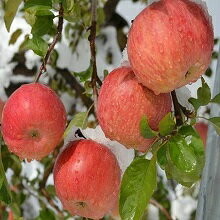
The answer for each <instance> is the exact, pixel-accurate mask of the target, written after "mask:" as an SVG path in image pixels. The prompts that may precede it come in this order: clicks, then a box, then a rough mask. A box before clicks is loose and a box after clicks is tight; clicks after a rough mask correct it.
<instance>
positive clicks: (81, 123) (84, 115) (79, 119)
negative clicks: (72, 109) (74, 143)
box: [64, 112, 88, 137]
mask: <svg viewBox="0 0 220 220" xmlns="http://www.w3.org/2000/svg"><path fill="white" fill-rule="evenodd" d="M87 125H88V112H79V113H77V114H76V115H75V116H74V117H73V119H72V120H71V121H70V123H69V125H68V127H67V128H66V130H65V132H64V137H66V136H67V135H68V133H69V132H70V129H71V128H72V127H73V126H76V127H79V128H82V129H85V128H87Z"/></svg>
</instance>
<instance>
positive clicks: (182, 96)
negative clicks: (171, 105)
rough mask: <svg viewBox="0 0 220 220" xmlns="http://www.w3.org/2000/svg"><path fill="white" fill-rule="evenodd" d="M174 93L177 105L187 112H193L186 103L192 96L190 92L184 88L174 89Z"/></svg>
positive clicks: (190, 106)
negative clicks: (184, 108)
mask: <svg viewBox="0 0 220 220" xmlns="http://www.w3.org/2000/svg"><path fill="white" fill-rule="evenodd" d="M175 91H176V96H177V99H178V101H179V103H180V104H181V105H182V106H184V107H186V108H187V109H188V110H191V111H193V110H194V109H193V106H192V105H191V104H190V103H189V102H188V100H189V98H190V97H191V96H192V95H191V91H190V90H189V89H188V88H187V87H186V86H183V87H181V88H179V89H176V90H175Z"/></svg>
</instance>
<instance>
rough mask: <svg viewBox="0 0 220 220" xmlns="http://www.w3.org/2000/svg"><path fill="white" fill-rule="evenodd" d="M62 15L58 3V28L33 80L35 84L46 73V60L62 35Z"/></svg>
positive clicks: (61, 8)
mask: <svg viewBox="0 0 220 220" xmlns="http://www.w3.org/2000/svg"><path fill="white" fill-rule="evenodd" d="M63 13H64V9H63V5H62V3H60V10H59V20H58V26H57V33H56V35H55V37H54V39H53V42H52V43H51V44H50V46H49V48H48V50H47V53H46V55H45V57H44V59H43V63H42V64H41V67H40V70H39V72H38V74H37V77H36V79H35V82H38V81H39V79H40V77H41V75H42V74H43V73H44V72H46V71H47V69H46V65H47V63H48V60H49V58H50V54H51V52H52V51H53V49H54V47H55V45H56V44H57V42H58V41H59V39H60V38H61V34H62V30H63Z"/></svg>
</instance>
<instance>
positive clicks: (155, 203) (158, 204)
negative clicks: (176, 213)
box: [150, 199, 172, 220]
mask: <svg viewBox="0 0 220 220" xmlns="http://www.w3.org/2000/svg"><path fill="white" fill-rule="evenodd" d="M150 203H151V204H152V205H154V206H155V207H157V208H158V209H159V210H160V211H161V212H162V213H163V214H164V215H165V216H166V218H167V219H168V220H172V217H171V216H170V214H169V212H168V211H167V210H166V209H165V208H164V207H163V206H162V205H161V204H160V203H159V202H157V201H156V200H155V199H151V200H150Z"/></svg>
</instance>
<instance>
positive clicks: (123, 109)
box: [97, 67, 172, 152]
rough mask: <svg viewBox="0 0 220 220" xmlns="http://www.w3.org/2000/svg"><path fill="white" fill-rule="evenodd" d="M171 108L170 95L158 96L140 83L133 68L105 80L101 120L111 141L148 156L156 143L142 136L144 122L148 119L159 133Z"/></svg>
mask: <svg viewBox="0 0 220 220" xmlns="http://www.w3.org/2000/svg"><path fill="white" fill-rule="evenodd" d="M171 105H172V104H171V98H170V94H160V95H158V96H157V95H155V94H154V93H153V92H152V91H151V90H149V89H147V88H146V87H144V86H142V85H141V84H140V83H138V81H137V79H136V77H135V75H134V73H133V72H132V69H131V68H130V67H120V68H118V69H115V70H114V71H112V72H111V73H110V74H109V75H108V76H107V77H106V79H105V80H104V83H103V85H102V87H101V90H100V94H99V99H98V107H97V116H98V120H99V124H100V126H101V128H102V130H103V131H104V133H105V136H106V137H107V138H110V139H111V140H116V141H118V142H119V143H121V144H123V145H124V146H126V147H127V148H135V149H136V150H139V151H141V152H145V151H147V150H148V149H149V147H150V145H151V144H152V142H153V141H154V140H155V139H154V138H151V139H145V138H143V137H142V136H141V134H140V126H139V125H140V121H141V118H142V117H143V116H144V115H145V116H147V119H148V123H149V125H150V127H151V128H152V129H153V130H157V129H158V124H159V122H160V120H161V119H162V118H163V117H164V116H165V115H166V114H167V113H168V112H170V111H171Z"/></svg>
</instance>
